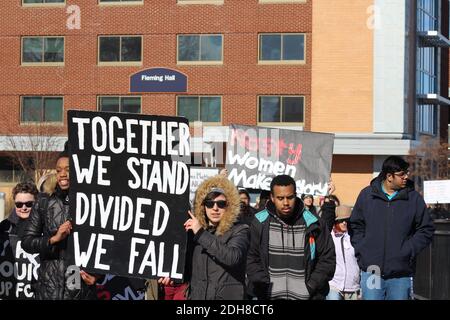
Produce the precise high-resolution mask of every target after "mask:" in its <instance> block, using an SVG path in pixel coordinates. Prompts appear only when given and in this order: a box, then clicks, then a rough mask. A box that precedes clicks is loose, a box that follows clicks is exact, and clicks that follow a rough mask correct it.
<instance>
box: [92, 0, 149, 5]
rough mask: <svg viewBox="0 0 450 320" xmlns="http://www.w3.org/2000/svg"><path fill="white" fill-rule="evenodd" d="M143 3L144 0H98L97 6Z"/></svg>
mask: <svg viewBox="0 0 450 320" xmlns="http://www.w3.org/2000/svg"><path fill="white" fill-rule="evenodd" d="M143 4H144V0H134V1H122V0H120V2H116V1H100V0H98V5H99V6H141V5H143Z"/></svg>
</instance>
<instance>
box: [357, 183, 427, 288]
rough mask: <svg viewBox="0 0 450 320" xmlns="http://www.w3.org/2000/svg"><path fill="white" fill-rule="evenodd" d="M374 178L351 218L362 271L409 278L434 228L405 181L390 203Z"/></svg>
mask: <svg viewBox="0 0 450 320" xmlns="http://www.w3.org/2000/svg"><path fill="white" fill-rule="evenodd" d="M381 184H382V180H381V178H380V177H377V178H375V179H373V180H372V182H371V183H370V186H368V187H366V188H364V189H363V190H362V191H361V193H360V194H359V196H358V199H357V200H356V204H355V206H354V208H353V212H352V216H351V218H350V229H349V231H350V236H351V242H352V245H353V247H354V248H355V254H356V257H357V259H358V264H359V266H360V268H361V270H363V271H367V269H368V268H369V267H370V268H371V270H373V269H372V268H373V267H375V269H376V268H379V269H380V272H381V276H382V277H383V278H385V279H387V278H397V277H411V276H413V275H414V272H415V258H416V257H417V255H418V254H419V252H420V251H422V249H424V248H425V247H426V246H428V245H429V244H430V243H431V240H432V237H433V233H434V226H433V223H432V221H431V219H430V216H429V214H428V212H427V210H426V205H425V202H424V200H423V198H422V196H421V195H420V194H419V193H418V192H417V191H415V190H414V184H413V182H412V181H410V180H408V183H407V185H406V187H405V188H403V189H401V190H399V192H398V194H397V195H396V196H395V197H394V198H393V199H392V200H389V199H388V198H387V197H386V195H385V194H384V192H383V191H382V189H381Z"/></svg>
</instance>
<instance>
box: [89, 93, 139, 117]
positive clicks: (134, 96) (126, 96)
mask: <svg viewBox="0 0 450 320" xmlns="http://www.w3.org/2000/svg"><path fill="white" fill-rule="evenodd" d="M101 98H119V111H117V112H119V113H130V114H142V96H137V95H131V96H129V95H114V94H111V95H109V94H106V95H98V96H97V111H100V112H113V111H102V110H100V99H101ZM121 98H139V105H140V107H141V111H140V112H139V113H132V112H124V111H122V110H121V109H122V105H121Z"/></svg>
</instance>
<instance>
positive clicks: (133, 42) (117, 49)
mask: <svg viewBox="0 0 450 320" xmlns="http://www.w3.org/2000/svg"><path fill="white" fill-rule="evenodd" d="M98 61H99V64H105V65H111V64H112V65H115V64H125V65H130V64H131V65H141V64H142V36H102V37H99V56H98Z"/></svg>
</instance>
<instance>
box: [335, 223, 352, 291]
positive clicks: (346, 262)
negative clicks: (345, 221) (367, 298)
mask: <svg viewBox="0 0 450 320" xmlns="http://www.w3.org/2000/svg"><path fill="white" fill-rule="evenodd" d="M331 237H332V238H333V242H334V249H335V251H336V271H335V272H334V277H333V279H332V280H331V281H330V282H329V284H330V286H331V287H334V288H336V289H338V290H339V291H342V292H355V291H357V290H359V288H360V286H359V282H360V279H359V278H360V270H359V267H358V262H357V261H356V257H355V249H353V247H352V244H351V242H350V235H349V234H348V232H344V233H343V234H341V235H339V236H337V235H336V233H335V232H334V230H333V231H331Z"/></svg>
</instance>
